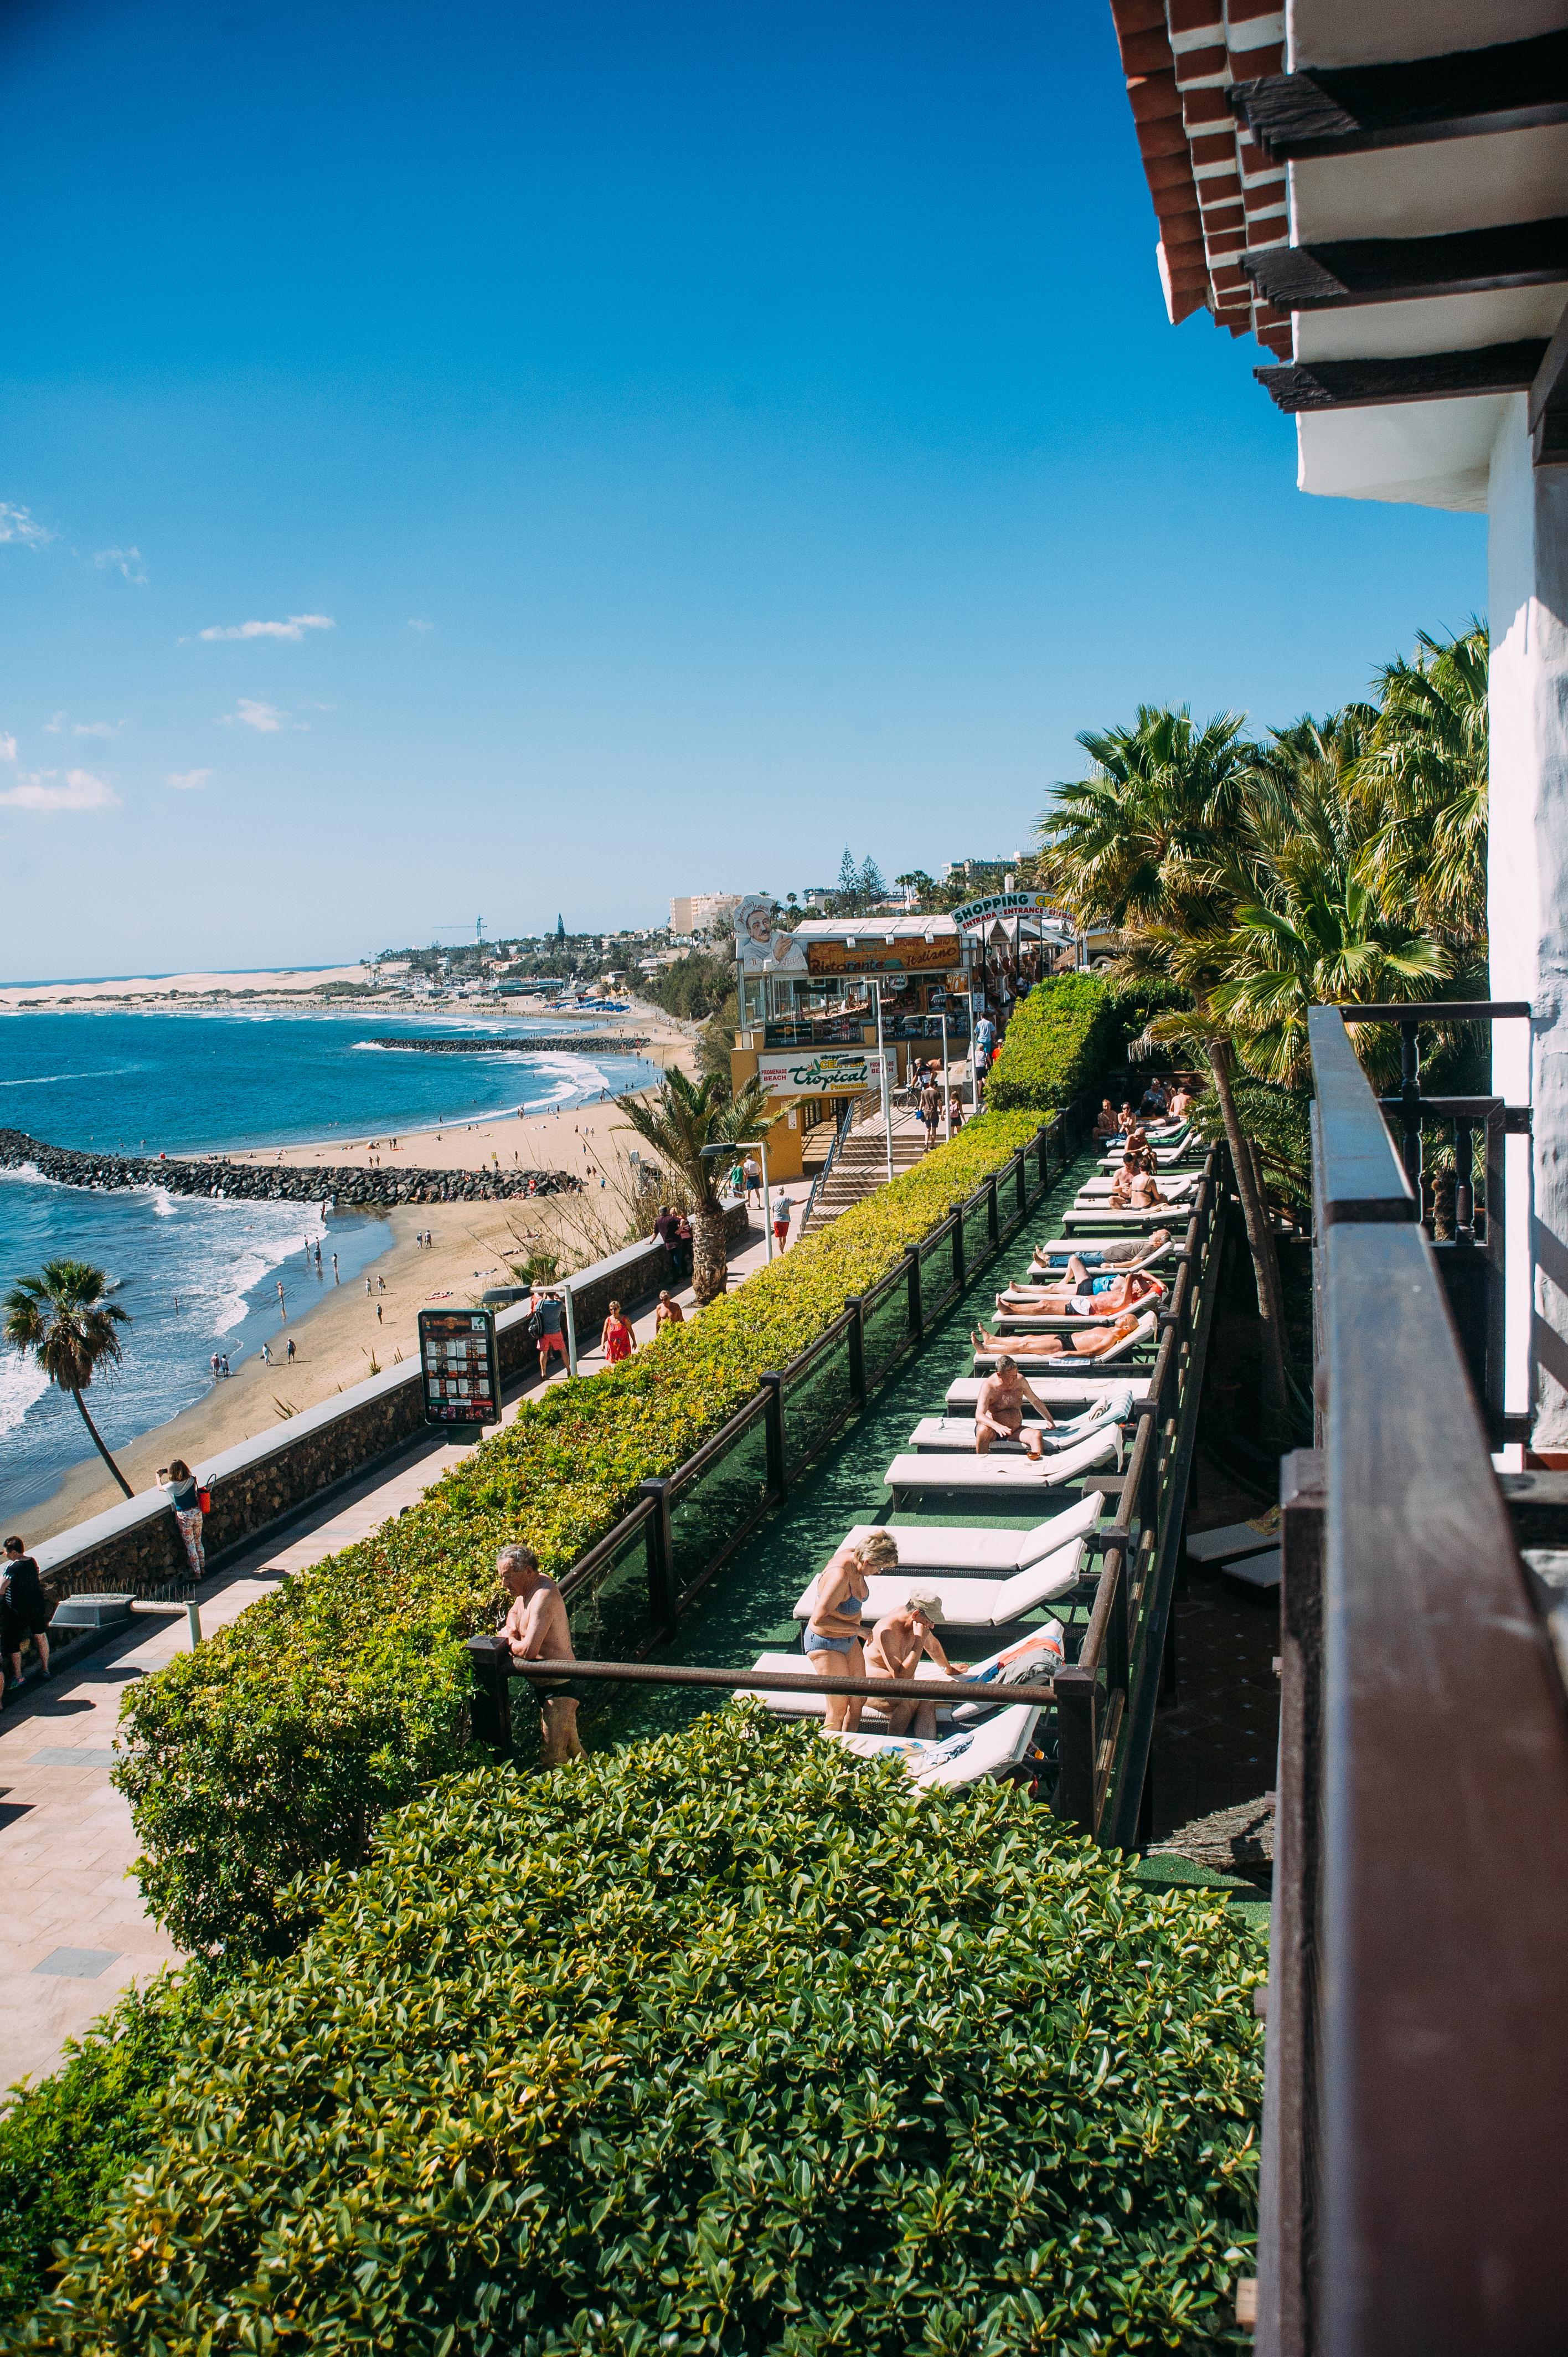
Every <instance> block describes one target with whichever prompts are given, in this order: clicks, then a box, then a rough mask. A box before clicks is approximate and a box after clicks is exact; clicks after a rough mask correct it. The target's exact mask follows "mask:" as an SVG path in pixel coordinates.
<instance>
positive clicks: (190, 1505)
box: [158, 1457, 207, 1579]
mask: <svg viewBox="0 0 1568 2357" xmlns="http://www.w3.org/2000/svg"><path fill="white" fill-rule="evenodd" d="M158 1480H160V1481H161V1482H162V1483H163V1486H164V1488H165V1489H166V1491H168V1494H169V1503H170V1505H171V1506H172V1507H173V1508H174V1518H175V1521H176V1522H177V1523H178V1524H179V1534H180V1537H181V1538H182V1539H183V1540H184V1541H185V1552H186V1555H187V1556H188V1558H189V1562H190V1576H191V1577H192V1578H193V1579H205V1578H206V1577H207V1555H206V1552H205V1550H204V1548H203V1546H202V1544H201V1525H202V1522H203V1519H204V1517H203V1515H202V1512H201V1492H200V1491H199V1489H198V1487H197V1483H196V1476H195V1474H194V1473H193V1472H192V1471H191V1469H190V1468H189V1466H188V1464H187V1463H186V1461H185V1459H184V1458H183V1457H171V1458H169V1461H168V1463H167V1464H166V1465H160V1466H159V1468H158Z"/></svg>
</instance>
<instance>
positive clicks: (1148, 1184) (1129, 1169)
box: [1105, 1155, 1192, 1211]
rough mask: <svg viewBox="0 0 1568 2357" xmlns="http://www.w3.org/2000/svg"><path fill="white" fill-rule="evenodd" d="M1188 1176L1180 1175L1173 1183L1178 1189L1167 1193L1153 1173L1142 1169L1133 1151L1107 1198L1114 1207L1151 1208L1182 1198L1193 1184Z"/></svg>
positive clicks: (1112, 1207)
mask: <svg viewBox="0 0 1568 2357" xmlns="http://www.w3.org/2000/svg"><path fill="white" fill-rule="evenodd" d="M1191 1183H1192V1182H1191V1180H1190V1179H1175V1180H1173V1182H1172V1184H1173V1187H1174V1189H1175V1190H1176V1191H1175V1192H1174V1193H1172V1194H1169V1195H1167V1194H1165V1192H1164V1191H1163V1190H1162V1189H1161V1186H1160V1182H1159V1180H1158V1179H1156V1178H1155V1177H1154V1175H1153V1173H1152V1172H1150V1171H1147V1170H1140V1169H1139V1168H1138V1166H1137V1164H1136V1163H1135V1162H1134V1160H1133V1157H1132V1156H1131V1155H1128V1156H1127V1157H1126V1158H1125V1159H1124V1160H1123V1162H1122V1168H1121V1169H1120V1170H1118V1172H1117V1173H1116V1176H1115V1178H1114V1179H1112V1182H1111V1192H1110V1194H1109V1195H1108V1196H1107V1197H1106V1199H1105V1200H1106V1202H1107V1203H1108V1204H1109V1206H1110V1208H1111V1210H1112V1211H1154V1210H1155V1207H1156V1205H1158V1204H1161V1203H1176V1202H1179V1201H1180V1200H1181V1198H1182V1196H1183V1195H1185V1194H1186V1193H1187V1189H1188V1188H1189V1187H1190V1185H1191Z"/></svg>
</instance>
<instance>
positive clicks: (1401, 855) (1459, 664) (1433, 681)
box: [1354, 622, 1490, 953]
mask: <svg viewBox="0 0 1568 2357" xmlns="http://www.w3.org/2000/svg"><path fill="white" fill-rule="evenodd" d="M1419 648H1420V651H1419V652H1418V654H1417V656H1416V659H1415V661H1414V662H1408V663H1407V662H1402V661H1396V662H1391V663H1386V664H1385V665H1384V666H1383V669H1382V671H1381V673H1380V674H1379V680H1378V684H1379V687H1380V690H1381V696H1382V709H1381V710H1380V713H1379V714H1378V716H1377V721H1376V725H1375V726H1374V727H1373V729H1372V731H1371V741H1370V743H1369V746H1368V748H1367V750H1366V753H1365V756H1364V758H1363V759H1362V760H1361V761H1360V762H1359V765H1358V768H1357V771H1356V775H1355V780H1354V784H1355V789H1356V791H1357V794H1358V796H1359V801H1360V802H1361V805H1362V809H1363V813H1364V816H1365V819H1366V822H1367V824H1368V829H1369V834H1370V835H1371V841H1370V843H1369V851H1368V861H1367V868H1368V878H1369V881H1370V882H1373V883H1375V884H1376V886H1377V888H1378V889H1379V892H1380V897H1381V898H1382V899H1383V901H1384V903H1385V905H1386V906H1389V907H1392V906H1394V905H1396V904H1402V905H1405V906H1408V907H1409V908H1410V909H1411V910H1412V914H1413V916H1414V918H1415V920H1416V921H1417V922H1418V923H1419V924H1421V925H1423V926H1425V927H1426V928H1428V929H1429V930H1431V931H1442V932H1443V933H1444V934H1445V935H1446V936H1447V937H1448V938H1449V939H1450V940H1452V941H1453V942H1455V943H1456V944H1457V945H1459V946H1460V947H1461V948H1462V949H1464V950H1465V951H1466V952H1470V953H1473V952H1475V950H1476V948H1477V945H1478V944H1479V943H1480V942H1482V941H1484V939H1485V936H1486V931H1487V664H1488V660H1489V656H1490V642H1489V640H1488V637H1487V626H1486V624H1485V623H1484V622H1473V623H1472V624H1471V626H1470V628H1469V629H1468V630H1466V631H1463V632H1461V633H1460V635H1459V636H1457V637H1455V638H1452V639H1435V638H1433V637H1432V636H1431V635H1430V634H1429V633H1428V632H1427V631H1425V630H1423V631H1422V632H1421V634H1420V639H1419Z"/></svg>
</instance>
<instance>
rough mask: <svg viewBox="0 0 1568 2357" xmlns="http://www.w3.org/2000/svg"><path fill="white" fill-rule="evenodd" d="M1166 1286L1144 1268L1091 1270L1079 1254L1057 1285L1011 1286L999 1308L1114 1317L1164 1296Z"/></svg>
mask: <svg viewBox="0 0 1568 2357" xmlns="http://www.w3.org/2000/svg"><path fill="white" fill-rule="evenodd" d="M1164 1294H1165V1286H1163V1285H1162V1284H1161V1283H1160V1280H1159V1278H1158V1277H1157V1276H1149V1275H1146V1274H1145V1273H1144V1271H1143V1270H1142V1269H1136V1268H1129V1269H1100V1270H1094V1269H1088V1268H1085V1266H1084V1265H1083V1263H1082V1261H1080V1260H1079V1257H1078V1255H1077V1254H1076V1253H1075V1254H1073V1257H1072V1258H1071V1260H1069V1263H1068V1265H1067V1270H1066V1273H1065V1275H1063V1277H1062V1278H1061V1279H1060V1280H1059V1282H1058V1283H1057V1284H1055V1285H1010V1286H1008V1287H1007V1289H1006V1291H1005V1292H1004V1293H999V1294H998V1295H997V1297H996V1307H997V1308H998V1309H1015V1310H1019V1311H1022V1312H1023V1313H1024V1314H1025V1315H1026V1316H1035V1317H1042V1318H1051V1317H1059V1318H1114V1317H1117V1316H1119V1315H1120V1313H1121V1312H1122V1310H1123V1309H1131V1308H1133V1307H1134V1306H1135V1305H1136V1304H1138V1303H1140V1302H1145V1303H1146V1302H1151V1301H1158V1300H1160V1299H1162V1298H1163V1297H1164Z"/></svg>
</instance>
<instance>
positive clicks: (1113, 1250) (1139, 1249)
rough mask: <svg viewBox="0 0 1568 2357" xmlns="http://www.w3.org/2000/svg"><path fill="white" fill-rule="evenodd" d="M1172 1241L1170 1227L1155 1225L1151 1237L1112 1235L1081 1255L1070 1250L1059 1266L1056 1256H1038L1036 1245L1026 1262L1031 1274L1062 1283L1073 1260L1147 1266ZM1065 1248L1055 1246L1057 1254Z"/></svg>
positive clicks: (1088, 1264) (1095, 1265) (1105, 1265)
mask: <svg viewBox="0 0 1568 2357" xmlns="http://www.w3.org/2000/svg"><path fill="white" fill-rule="evenodd" d="M1170 1240H1171V1232H1170V1230H1169V1228H1156V1229H1155V1232H1154V1234H1153V1235H1152V1236H1112V1237H1109V1238H1108V1239H1107V1240H1106V1242H1105V1243H1102V1244H1094V1245H1092V1246H1091V1247H1090V1249H1089V1251H1087V1252H1085V1253H1083V1254H1078V1253H1069V1254H1068V1257H1067V1259H1066V1260H1065V1261H1064V1262H1063V1263H1062V1265H1061V1266H1060V1267H1059V1268H1058V1266H1057V1265H1056V1259H1055V1258H1054V1257H1053V1256H1051V1255H1049V1254H1047V1256H1046V1257H1045V1258H1042V1257H1041V1252H1040V1247H1039V1245H1038V1244H1036V1246H1035V1256H1034V1258H1033V1260H1032V1261H1031V1262H1030V1263H1029V1273H1030V1275H1035V1274H1036V1272H1037V1273H1038V1274H1039V1275H1041V1276H1044V1277H1048V1278H1049V1279H1050V1281H1051V1283H1052V1284H1053V1285H1065V1283H1066V1282H1067V1274H1068V1271H1069V1269H1070V1268H1071V1267H1072V1266H1073V1265H1074V1263H1075V1262H1076V1263H1077V1264H1078V1265H1079V1267H1082V1268H1090V1267H1093V1268H1128V1267H1131V1268H1146V1267H1147V1266H1149V1265H1150V1264H1151V1263H1152V1262H1154V1261H1156V1260H1158V1258H1159V1256H1160V1254H1162V1253H1163V1252H1164V1250H1165V1246H1166V1245H1167V1244H1168V1243H1169V1242H1170ZM1064 1249H1065V1247H1062V1246H1058V1253H1059V1252H1060V1251H1062V1250H1064Z"/></svg>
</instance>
